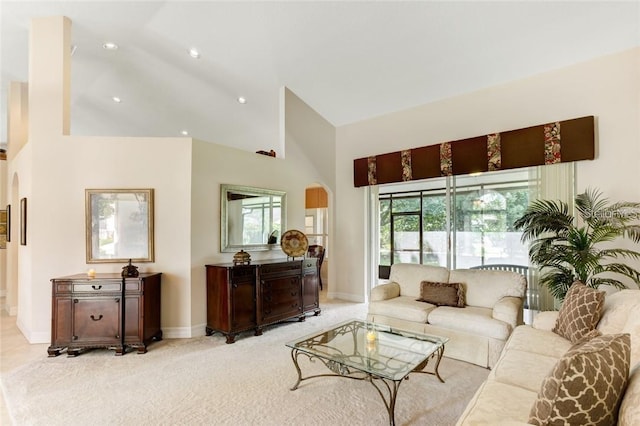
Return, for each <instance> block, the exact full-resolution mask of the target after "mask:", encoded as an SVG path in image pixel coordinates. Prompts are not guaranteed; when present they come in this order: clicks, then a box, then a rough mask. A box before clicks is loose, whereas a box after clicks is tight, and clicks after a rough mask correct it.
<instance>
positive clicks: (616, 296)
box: [597, 289, 640, 366]
mask: <svg viewBox="0 0 640 426" xmlns="http://www.w3.org/2000/svg"><path fill="white" fill-rule="evenodd" d="M638 312H640V290H631V289H628V290H621V291H619V292H617V293H613V294H607V296H606V297H605V299H604V311H603V313H602V318H600V322H599V323H598V327H597V328H598V330H600V332H601V333H602V334H616V333H629V334H630V335H631V365H632V366H634V365H636V364H638V363H640V315H638Z"/></svg>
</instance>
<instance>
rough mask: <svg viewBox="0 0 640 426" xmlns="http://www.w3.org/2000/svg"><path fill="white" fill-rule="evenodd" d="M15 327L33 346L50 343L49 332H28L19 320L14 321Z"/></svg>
mask: <svg viewBox="0 0 640 426" xmlns="http://www.w3.org/2000/svg"><path fill="white" fill-rule="evenodd" d="M16 327H18V330H20V332H21V333H22V334H23V335H24V337H25V338H26V339H27V341H28V342H29V343H30V344H32V345H34V344H39V343H51V332H50V331H36V332H30V331H29V330H28V329H27V327H25V326H24V324H23V323H22V321H20V318H18V319H17V320H16Z"/></svg>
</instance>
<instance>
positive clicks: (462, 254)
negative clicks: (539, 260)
mask: <svg viewBox="0 0 640 426" xmlns="http://www.w3.org/2000/svg"><path fill="white" fill-rule="evenodd" d="M529 194H530V187H529V172H528V171H527V170H526V169H525V170H518V171H504V172H493V173H485V174H482V175H478V176H471V175H468V176H457V177H449V178H441V179H431V180H428V181H424V182H417V183H416V182H412V183H406V184H395V185H387V186H383V187H380V192H379V198H378V199H379V212H380V217H379V241H380V247H379V266H380V271H381V275H385V271H388V268H389V267H390V266H391V265H392V264H394V263H400V262H403V263H421V264H427V265H440V266H445V267H448V268H470V267H473V266H480V265H490V264H504V263H508V264H517V265H527V263H528V256H527V248H526V247H525V246H523V245H522V243H521V242H520V233H519V232H517V231H515V229H514V228H513V222H514V221H515V220H516V219H517V218H518V217H520V216H521V215H522V213H523V212H524V210H525V209H526V208H527V206H528V204H529Z"/></svg>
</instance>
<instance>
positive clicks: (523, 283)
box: [447, 269, 527, 308]
mask: <svg viewBox="0 0 640 426" xmlns="http://www.w3.org/2000/svg"><path fill="white" fill-rule="evenodd" d="M447 281H448V282H450V283H463V284H464V286H465V288H464V290H465V298H466V304H467V305H468V306H479V307H483V308H493V306H494V305H495V304H496V302H497V301H498V300H500V299H502V298H503V297H506V296H512V297H520V298H523V297H524V294H525V291H526V288H527V279H526V278H525V277H524V276H523V275H521V274H518V273H515V272H509V271H485V270H480V269H455V270H453V271H451V273H450V274H449V279H448V280H447Z"/></svg>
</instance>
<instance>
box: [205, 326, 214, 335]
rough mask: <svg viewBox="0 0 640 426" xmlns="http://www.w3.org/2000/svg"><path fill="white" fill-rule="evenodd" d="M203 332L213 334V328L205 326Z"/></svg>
mask: <svg viewBox="0 0 640 426" xmlns="http://www.w3.org/2000/svg"><path fill="white" fill-rule="evenodd" d="M205 333H206V335H207V336H211V335H212V334H213V329H211V328H209V327H207V328H205Z"/></svg>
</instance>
